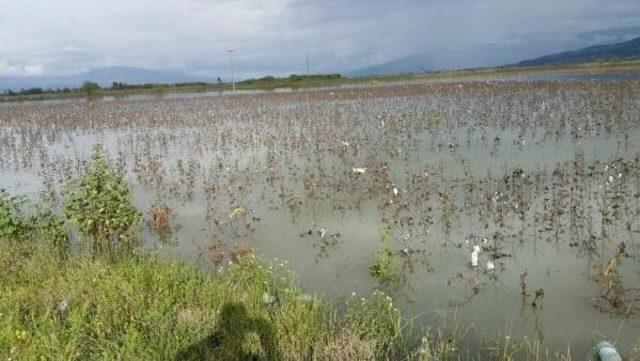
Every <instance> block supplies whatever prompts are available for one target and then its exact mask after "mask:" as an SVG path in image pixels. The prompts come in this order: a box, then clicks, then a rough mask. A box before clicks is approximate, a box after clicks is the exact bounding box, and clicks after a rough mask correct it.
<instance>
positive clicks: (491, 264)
mask: <svg viewBox="0 0 640 361" xmlns="http://www.w3.org/2000/svg"><path fill="white" fill-rule="evenodd" d="M495 268H496V265H495V264H494V263H493V262H492V261H488V262H487V269H488V270H492V269H495Z"/></svg>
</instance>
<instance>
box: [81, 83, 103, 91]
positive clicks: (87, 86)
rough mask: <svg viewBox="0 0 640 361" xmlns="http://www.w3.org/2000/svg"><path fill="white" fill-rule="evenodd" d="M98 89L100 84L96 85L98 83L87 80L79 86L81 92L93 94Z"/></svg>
mask: <svg viewBox="0 0 640 361" xmlns="http://www.w3.org/2000/svg"><path fill="white" fill-rule="evenodd" d="M99 89H100V86H99V85H98V83H96V82H92V81H89V80H87V81H85V82H84V83H82V86H81V87H80V90H82V92H83V93H86V94H93V93H95V92H96V91H98V90H99Z"/></svg>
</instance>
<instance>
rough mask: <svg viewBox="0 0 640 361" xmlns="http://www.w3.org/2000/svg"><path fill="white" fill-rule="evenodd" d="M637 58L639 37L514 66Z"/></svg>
mask: <svg viewBox="0 0 640 361" xmlns="http://www.w3.org/2000/svg"><path fill="white" fill-rule="evenodd" d="M614 59H619V60H637V59H640V37H637V38H634V39H632V40H629V41H625V42H622V43H615V44H608V45H597V46H590V47H588V48H583V49H579V50H572V51H565V52H561V53H556V54H551V55H546V56H542V57H539V58H535V59H530V60H524V61H521V62H519V63H517V64H515V65H516V66H542V65H558V64H568V63H586V62H594V61H601V60H614Z"/></svg>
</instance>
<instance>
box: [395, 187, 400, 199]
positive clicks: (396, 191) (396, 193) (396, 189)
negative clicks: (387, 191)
mask: <svg viewBox="0 0 640 361" xmlns="http://www.w3.org/2000/svg"><path fill="white" fill-rule="evenodd" d="M398 193H400V190H398V188H396V187H393V195H394V196H396V197H397V196H398Z"/></svg>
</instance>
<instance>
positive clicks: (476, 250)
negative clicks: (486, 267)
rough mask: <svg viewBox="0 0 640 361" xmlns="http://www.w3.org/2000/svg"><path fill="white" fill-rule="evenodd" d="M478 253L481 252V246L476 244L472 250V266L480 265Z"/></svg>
mask: <svg viewBox="0 0 640 361" xmlns="http://www.w3.org/2000/svg"><path fill="white" fill-rule="evenodd" d="M478 254H480V246H478V245H477V244H476V245H475V246H473V251H471V267H478Z"/></svg>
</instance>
